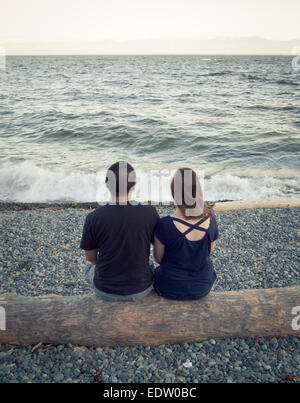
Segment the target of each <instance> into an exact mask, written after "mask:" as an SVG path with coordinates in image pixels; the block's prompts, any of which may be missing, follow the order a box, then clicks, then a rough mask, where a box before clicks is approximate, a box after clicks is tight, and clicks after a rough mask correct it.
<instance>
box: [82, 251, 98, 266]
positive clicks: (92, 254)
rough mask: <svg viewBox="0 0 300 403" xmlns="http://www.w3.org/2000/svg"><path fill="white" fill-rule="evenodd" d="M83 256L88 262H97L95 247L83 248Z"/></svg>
mask: <svg viewBox="0 0 300 403" xmlns="http://www.w3.org/2000/svg"><path fill="white" fill-rule="evenodd" d="M84 253H85V258H86V260H87V261H88V262H90V263H92V264H96V263H97V249H92V250H85V251H84Z"/></svg>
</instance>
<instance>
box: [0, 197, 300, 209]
mask: <svg viewBox="0 0 300 403" xmlns="http://www.w3.org/2000/svg"><path fill="white" fill-rule="evenodd" d="M140 203H141V204H145V205H150V204H152V205H153V206H154V207H156V208H158V209H161V208H174V202H173V201H170V202H152V201H151V200H148V201H144V202H140ZM105 204H106V202H99V203H98V202H57V203H53V202H50V203H45V202H41V203H31V202H24V203H21V202H0V211H7V210H12V211H20V210H40V209H48V210H51V209H57V210H59V209H61V210H64V209H69V208H72V209H79V210H91V209H96V208H98V207H101V206H103V205H105ZM205 206H206V207H212V208H213V209H214V210H215V211H219V212H221V211H230V210H244V209H255V208H293V207H300V198H292V197H291V198H275V199H274V198H270V199H253V200H229V199H224V200H218V201H205Z"/></svg>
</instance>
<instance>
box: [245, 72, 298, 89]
mask: <svg viewBox="0 0 300 403" xmlns="http://www.w3.org/2000/svg"><path fill="white" fill-rule="evenodd" d="M241 77H242V78H243V79H246V80H249V81H260V82H263V83H268V84H279V85H294V86H298V85H299V82H297V81H294V80H289V79H284V78H279V79H274V78H268V77H264V76H260V75H255V74H251V73H249V74H247V73H242V74H241Z"/></svg>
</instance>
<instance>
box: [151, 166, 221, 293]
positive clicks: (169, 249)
mask: <svg viewBox="0 0 300 403" xmlns="http://www.w3.org/2000/svg"><path fill="white" fill-rule="evenodd" d="M171 191H172V196H173V199H174V202H175V206H176V211H175V213H174V214H172V215H171V216H170V215H169V216H166V217H163V218H161V219H160V220H159V222H158V224H157V226H156V229H155V233H154V258H155V260H156V262H157V263H160V266H159V267H158V268H157V269H156V270H155V273H154V287H155V290H156V291H157V293H158V294H159V295H161V296H162V297H164V298H168V299H176V300H193V299H199V298H202V297H204V296H205V295H207V294H208V293H209V291H210V290H211V287H212V285H213V283H214V281H215V279H216V273H215V270H214V268H213V265H212V262H211V260H210V252H211V251H212V250H213V248H214V246H215V241H216V239H217V238H218V236H219V234H218V226H217V221H216V218H215V216H214V214H213V211H212V209H209V208H204V202H203V196H202V191H201V186H200V182H199V179H198V177H197V174H196V173H195V172H194V171H193V170H192V169H189V168H181V169H179V170H178V171H177V172H176V173H175V175H174V177H173V179H172V183H171Z"/></svg>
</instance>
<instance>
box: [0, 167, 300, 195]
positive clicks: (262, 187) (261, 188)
mask: <svg viewBox="0 0 300 403" xmlns="http://www.w3.org/2000/svg"><path fill="white" fill-rule="evenodd" d="M104 175H105V170H101V171H99V172H97V173H89V172H82V171H76V172H74V171H73V172H70V171H67V170H64V169H62V168H53V169H50V168H46V167H38V166H36V165H34V164H33V163H32V162H31V161H24V162H21V163H18V164H11V163H10V164H9V163H6V164H4V165H2V166H1V167H0V201H2V202H24V203H25V202H27V203H30V202H35V203H39V202H46V203H47V202H48V203H50V202H94V201H98V202H100V201H105V200H107V198H108V191H107V188H106V186H105V184H104ZM137 175H138V181H137V190H136V193H135V199H136V200H139V201H145V200H154V201H170V200H171V194H170V191H169V188H170V187H169V184H170V176H169V175H166V176H164V177H162V178H161V180H160V181H159V180H158V176H157V175H158V174H157V172H156V173H155V172H154V173H153V172H152V176H150V171H148V172H146V171H142V170H141V171H137ZM150 182H151V184H152V185H151V186H152V187H151V193H150V194H149V183H150ZM159 182H160V183H161V189H159V186H158V184H159ZM155 183H156V184H157V186H155V185H153V184H155ZM203 190H204V195H205V200H209V201H217V200H223V199H229V200H241V199H260V198H273V197H275V198H276V197H299V196H300V180H299V179H286V178H276V177H270V176H266V177H260V178H256V177H240V176H237V175H232V174H229V173H227V174H216V175H213V176H211V177H210V178H207V179H205V180H204V182H203Z"/></svg>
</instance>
